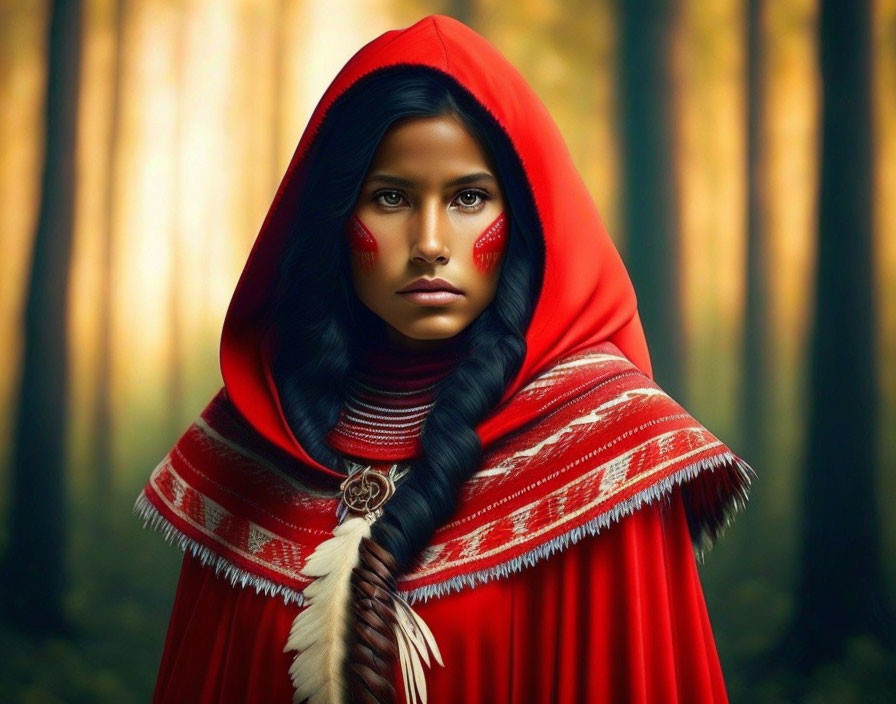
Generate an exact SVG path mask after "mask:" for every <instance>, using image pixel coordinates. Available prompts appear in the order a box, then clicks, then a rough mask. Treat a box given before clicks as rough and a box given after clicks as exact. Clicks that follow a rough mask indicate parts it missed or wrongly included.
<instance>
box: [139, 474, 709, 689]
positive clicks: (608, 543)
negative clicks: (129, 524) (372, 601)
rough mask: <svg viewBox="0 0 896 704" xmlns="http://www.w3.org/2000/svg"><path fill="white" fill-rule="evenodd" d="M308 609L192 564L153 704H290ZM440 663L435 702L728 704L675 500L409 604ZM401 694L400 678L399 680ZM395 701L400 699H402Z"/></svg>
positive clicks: (432, 684) (432, 680)
mask: <svg viewBox="0 0 896 704" xmlns="http://www.w3.org/2000/svg"><path fill="white" fill-rule="evenodd" d="M301 608H302V607H297V606H295V605H285V604H284V603H283V601H282V599H279V598H277V597H268V596H263V595H259V594H257V593H256V592H255V591H253V590H251V589H235V588H233V587H231V586H230V585H229V584H228V583H227V582H226V581H225V580H224V579H222V578H220V577H216V576H215V574H214V571H213V570H212V569H211V568H209V567H204V566H202V565H201V564H200V562H199V561H198V560H197V559H196V558H194V557H192V556H190V555H189V553H188V554H187V556H186V557H185V558H184V562H183V569H182V571H181V577H180V582H179V584H178V589H177V596H176V599H175V603H174V609H173V611H172V615H171V622H170V625H169V629H168V635H167V639H166V642H165V650H164V654H163V656H162V662H161V666H160V669H159V677H158V681H157V684H156V691H155V696H154V698H153V702H154V704H182V703H183V702H191V703H192V702H194V703H195V704H212V703H218V704H223V703H225V702H234V703H235V702H247V703H250V704H252V703H255V704H291V702H292V692H293V689H292V686H291V683H290V680H289V675H288V668H289V663H290V662H291V660H292V655H293V654H292V653H283V652H282V650H283V643H285V642H286V638H287V634H288V632H289V628H290V626H291V624H292V621H293V619H294V618H295V615H296V614H297V613H298V612H299V611H300V610H301ZM414 609H415V610H416V611H417V613H418V614H420V616H422V617H423V619H424V620H425V621H426V622H427V624H429V626H430V628H431V629H432V631H433V634H434V635H435V637H436V640H437V641H438V643H439V648H440V650H441V652H442V656H443V660H444V663H445V667H439V666H435V667H434V668H433V669H431V670H429V671H428V672H427V682H428V694H429V701H430V702H431V703H432V704H449V703H450V704H457V703H458V702H464V703H465V704H503V703H505V702H506V703H507V704H511V703H512V704H524V703H525V704H548V703H553V704H581V703H582V702H589V704H603V703H606V704H610V703H613V704H621V703H626V704H637V703H644V704H647V703H648V702H651V703H652V702H663V704H676V703H680V704H704V703H710V702H713V703H719V702H726V701H727V696H726V692H725V684H724V681H723V678H722V670H721V666H720V663H719V659H718V655H717V652H716V647H715V643H714V640H713V635H712V630H711V627H710V621H709V617H708V615H707V611H706V605H705V602H704V598H703V591H702V589H701V586H700V581H699V577H698V573H697V567H696V562H695V560H694V554H693V550H692V547H691V542H690V537H689V533H688V527H687V521H686V518H685V514H684V509H683V504H682V501H681V496H680V492H679V490H676V491H675V492H674V493H673V494H672V495H671V503H670V504H669V505H668V507H667V506H666V503H665V502H657V503H655V504H651V505H650V506H647V507H645V508H643V509H641V510H640V511H637V512H636V513H634V514H632V515H630V516H627V517H625V518H623V519H622V520H621V521H620V522H619V523H618V524H616V525H614V526H613V527H612V528H611V529H610V530H606V531H604V532H602V533H600V534H598V535H597V536H593V537H586V538H583V539H582V540H581V541H579V542H578V543H576V544H575V545H572V546H570V547H569V548H567V549H566V550H564V551H563V552H561V553H559V554H557V555H554V556H553V557H551V558H550V559H548V560H543V561H541V562H539V563H538V564H536V565H535V566H533V567H530V568H527V569H525V570H523V571H522V572H518V573H515V574H512V575H511V576H509V577H507V578H505V579H499V580H495V581H492V582H489V583H487V584H484V585H480V586H478V587H476V588H475V589H463V590H461V591H459V592H455V593H453V594H450V595H448V596H445V597H442V598H440V599H436V600H434V601H430V602H428V603H419V604H416V605H415V607H414ZM396 682H397V683H398V687H399V695H401V691H400V690H401V677H400V675H399V673H398V671H396ZM399 701H403V700H402V699H399Z"/></svg>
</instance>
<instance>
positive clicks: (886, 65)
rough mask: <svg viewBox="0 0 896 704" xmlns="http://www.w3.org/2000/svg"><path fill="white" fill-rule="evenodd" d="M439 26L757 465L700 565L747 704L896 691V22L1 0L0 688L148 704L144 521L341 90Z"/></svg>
mask: <svg viewBox="0 0 896 704" xmlns="http://www.w3.org/2000/svg"><path fill="white" fill-rule="evenodd" d="M433 12H440V13H443V14H450V15H453V16H455V17H457V18H459V19H461V20H463V21H465V22H467V23H468V24H470V25H471V26H472V27H474V28H475V29H476V30H477V31H479V32H480V33H481V34H483V35H484V36H486V37H488V38H489V39H490V40H491V41H492V42H493V43H494V44H495V45H496V46H497V47H498V48H499V49H500V50H501V51H502V52H503V53H504V54H505V55H506V56H507V57H508V58H509V59H510V61H511V62H512V63H514V64H515V65H516V66H517V67H519V69H520V70H521V71H522V72H523V74H524V75H525V76H526V77H527V79H528V80H529V81H530V82H531V84H532V85H533V87H534V88H535V90H536V91H537V92H538V93H539V94H540V95H541V96H542V98H543V100H544V101H545V103H546V104H547V106H548V108H549V110H550V111H551V113H552V114H553V115H554V117H555V119H556V120H557V122H558V124H559V125H560V128H561V130H562V131H563V133H564V135H565V136H566V139H567V142H568V144H569V148H570V150H571V152H572V154H573V156H574V159H575V161H576V163H577V164H578V166H579V168H580V170H581V173H582V175H583V177H584V178H585V180H586V182H587V184H588V186H589V188H590V189H591V192H592V194H593V196H594V199H595V201H596V203H597V205H598V208H599V209H600V211H601V213H602V214H603V216H604V219H605V221H606V223H607V225H608V227H609V229H610V232H611V233H613V236H614V238H615V240H616V242H617V244H618V246H619V249H620V251H621V252H622V254H623V257H624V258H625V260H626V263H627V265H628V266H629V268H630V271H631V273H632V276H633V279H634V281H635V286H636V289H637V291H638V295H639V302H640V309H641V312H642V316H643V320H644V323H645V326H646V330H647V335H648V341H649V343H650V346H651V349H652V351H653V358H654V363H655V367H656V368H655V374H656V379H657V381H658V382H659V383H660V384H661V385H662V386H663V387H664V388H666V389H667V390H668V391H669V392H670V393H672V394H673V396H675V397H676V398H677V399H678V400H679V401H681V402H682V404H683V405H684V406H685V407H686V408H687V409H688V410H689V411H690V412H691V413H693V414H694V415H695V416H696V417H697V418H698V419H700V420H701V421H702V422H703V423H704V424H705V425H706V426H707V427H708V428H710V429H711V430H712V431H713V432H714V433H715V434H716V435H718V436H719V437H720V438H722V439H723V440H724V441H725V442H726V443H727V444H729V445H730V446H731V447H732V448H733V449H734V451H735V452H737V453H738V454H739V455H740V456H742V457H743V458H744V459H746V460H747V461H748V462H749V463H750V464H751V465H752V466H753V467H754V468H755V469H756V471H757V472H758V474H759V479H758V481H757V482H756V483H755V485H754V489H753V494H752V499H751V502H750V505H749V507H748V510H747V511H746V512H745V513H744V514H741V515H740V516H739V517H738V519H737V521H736V522H735V524H734V525H733V526H732V527H731V528H730V529H729V530H728V532H727V533H726V534H725V536H724V537H723V538H722V539H721V541H720V542H719V543H718V544H717V546H716V547H715V548H714V549H713V551H711V552H710V553H709V554H708V556H707V558H706V561H705V563H704V564H701V566H700V571H701V575H702V578H703V584H704V590H705V594H706V598H707V603H708V606H709V611H710V616H711V619H712V623H713V627H714V632H715V637H716V641H717V645H718V648H719V652H720V655H721V658H722V664H723V668H724V671H725V674H726V679H727V682H728V687H729V691H730V695H731V698H732V701H734V702H819V703H821V702H883V701H893V699H892V696H893V692H896V655H894V642H893V641H894V637H896V627H894V621H893V615H892V614H893V610H894V608H896V606H894V604H896V509H894V506H893V503H891V502H890V501H889V500H886V497H888V496H889V497H892V496H894V495H896V472H894V467H896V433H894V432H893V430H894V428H896V0H876V1H875V2H871V1H870V0H855V1H854V2H850V1H849V0H817V2H816V1H815V0H775V1H774V2H773V1H772V0H741V1H738V0H711V1H710V0H681V1H680V2H677V3H663V2H651V1H650V0H636V1H635V0H633V1H630V2H626V1H625V0H615V1H609V0H567V1H565V2H564V1H561V0H518V1H517V2H513V3H509V2H503V3H499V2H497V1H496V0H478V1H477V0H466V1H464V0H454V1H452V2H447V1H446V2H423V1H422V0H418V1H411V0H360V1H357V2H349V1H348V0H344V1H331V2H319V1H318V2H311V1H310V0H254V1H253V0H184V1H183V2H175V1H174V0H84V1H83V2H75V1H69V2H65V1H61V0H58V1H56V2H51V1H49V0H47V1H43V2H41V1H38V0H33V1H26V0H20V1H18V2H15V1H14V0H0V37H2V40H0V252H2V256H0V340H5V341H6V342H5V343H3V354H2V356H0V433H2V435H0V480H2V483H0V519H2V520H0V564H2V570H3V572H2V575H3V581H2V586H3V590H2V599H3V601H2V604H3V609H2V618H0V622H2V625H0V692H2V694H0V699H3V701H11V702H29V703H38V702H39V703H43V702H92V703H96V702H115V703H116V704H118V703H121V704H127V703H129V702H146V701H149V698H150V694H151V691H152V686H153V683H154V678H155V674H156V669H157V667H158V659H159V656H160V653H161V647H162V642H163V638H164V635H165V629H166V626H167V619H168V615H169V611H170V608H171V602H172V598H173V595H174V589H175V585H176V580H177V574H178V569H179V566H180V560H181V553H180V552H179V551H178V550H177V549H176V548H174V547H172V546H170V545H168V544H166V543H165V542H164V541H163V540H162V538H161V537H160V536H159V535H157V534H155V533H151V532H149V531H144V530H143V529H142V526H141V524H140V522H139V521H138V520H137V519H136V518H135V517H134V516H133V515H132V514H131V507H132V505H133V502H134V500H135V498H136V496H137V493H138V491H139V489H140V487H141V486H142V484H143V482H144V481H145V480H146V478H147V477H148V475H149V473H150V472H151V470H152V469H153V467H154V466H155V465H156V463H157V462H158V461H159V460H160V459H161V458H162V457H163V456H164V454H165V453H166V452H167V451H168V449H169V448H170V446H171V445H172V444H173V442H174V441H175V440H176V439H177V437H179V435H180V434H181V432H183V430H184V429H185V428H186V426H187V425H188V424H189V423H190V422H191V421H192V419H193V418H194V417H195V416H196V415H197V414H198V413H199V411H200V410H201V409H202V408H203V407H204V406H205V404H206V403H207V402H208V400H209V399H210V398H211V396H212V395H213V394H214V393H215V392H216V391H217V389H218V388H219V387H220V385H221V383H222V382H221V378H220V375H219V370H218V364H217V361H218V357H217V355H218V342H219V334H220V328H221V324H222V322H223V317H224V313H225V310H226V307H227V304H228V302H229V299H230V295H231V293H232V291H233V288H234V286H235V284H236V281H237V278H238V276H239V273H240V271H241V268H242V265H243V262H244V260H245V258H246V256H247V254H248V251H249V248H250V247H251V245H252V242H253V239H254V237H255V235H256V232H257V230H258V228H259V226H260V224H261V222H262V219H263V217H264V215H265V213H266V211H267V208H268V206H269V204H270V201H271V198H272V197H273V194H274V192H275V190H276V187H277V184H278V183H279V179H280V177H281V176H282V173H283V171H284V170H285V167H286V165H287V163H288V161H289V159H290V156H291V155H292V152H293V150H294V148H295V146H296V144H297V142H298V139H299V136H300V134H301V132H302V130H303V128H304V126H305V124H306V121H307V119H308V116H309V115H310V113H311V110H312V109H313V107H314V105H315V104H316V102H317V100H318V99H319V97H320V95H321V94H322V92H323V90H324V88H325V87H326V85H327V84H328V83H329V82H330V80H331V79H332V78H333V76H334V75H335V74H336V72H337V71H338V70H339V68H340V67H341V66H342V65H343V63H344V62H345V61H346V60H347V59H348V58H349V57H350V56H351V54H352V53H354V51H356V50H357V49H358V48H360V47H361V46H362V45H363V44H364V43H365V42H367V41H368V40H370V39H372V38H374V37H375V36H377V35H378V34H380V33H381V32H383V31H385V30H387V29H390V28H393V27H400V26H406V25H408V24H411V23H412V22H414V21H416V20H417V19H419V18H420V17H421V16H423V15H425V14H429V13H433ZM881 499H883V500H881Z"/></svg>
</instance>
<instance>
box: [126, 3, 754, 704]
mask: <svg viewBox="0 0 896 704" xmlns="http://www.w3.org/2000/svg"><path fill="white" fill-rule="evenodd" d="M440 279H441V281H439V280H440ZM426 286H429V287H430V288H433V287H434V288H436V289H439V290H437V291H430V292H428V293H427V292H421V290H420V289H421V288H424V287H426ZM415 291H416V292H415ZM221 368H222V373H223V377H224V388H223V389H222V390H221V391H220V392H219V394H218V395H217V396H216V397H215V399H213V400H212V402H211V403H210V404H209V406H208V407H207V408H206V409H205V410H204V411H203V413H202V414H201V416H200V418H198V419H197V420H196V422H195V423H194V424H193V425H192V426H191V427H190V428H189V429H188V430H187V432H186V433H185V434H184V435H183V437H182V438H181V439H180V440H179V441H178V443H177V444H176V445H175V447H174V448H173V449H172V450H171V452H170V453H169V454H168V455H167V456H166V457H165V458H164V459H163V460H162V462H160V464H159V465H158V466H157V467H156V469H155V471H154V472H153V474H152V476H151V477H150V480H149V482H148V483H147V485H146V487H145V488H144V490H143V492H142V493H141V495H140V497H139V498H138V500H137V504H136V506H135V510H136V511H137V512H138V513H139V514H140V515H141V516H143V517H144V518H145V519H146V520H147V521H149V522H152V524H153V525H154V526H155V527H158V528H159V529H161V530H162V531H163V532H164V534H165V535H166V537H168V538H169V539H171V540H173V541H175V542H176V543H177V544H178V545H179V546H180V547H181V548H183V549H184V550H185V556H184V561H183V568H182V572H181V578H180V582H179V584H178V590H177V595H176V598H175V603H174V607H173V610H172V615H171V622H170V624H169V629H168V635H167V639H166V643H165V651H164V653H163V656H162V662H161V665H160V669H159V676H158V681H157V685H156V692H155V698H154V701H155V702H184V701H190V702H243V701H247V702H290V701H295V702H301V701H305V700H308V701H310V702H312V704H315V703H316V702H349V701H364V702H387V701H415V700H416V698H417V697H418V696H421V697H422V696H426V697H428V699H427V700H428V701H431V702H436V704H438V703H440V702H459V701H462V702H468V703H471V702H472V703H483V704H484V703H485V702H514V703H519V702H563V703H566V704H571V703H572V702H655V701H663V702H674V701H681V702H723V701H726V694H725V686H724V682H723V679H722V671H721V667H720V664H719V660H718V656H717V653H716V649H715V645H714V641H713V637H712V632H711V628H710V624H709V620H708V616H707V612H706V606H705V603H704V599H703V594H702V590H701V587H700V583H699V578H698V575H697V571H696V563H695V557H694V551H693V548H694V547H697V548H698V550H701V551H702V550H704V549H705V548H706V547H708V546H709V545H710V544H711V542H712V540H713V539H714V538H715V537H716V536H717V535H718V533H719V532H720V530H721V529H722V528H723V527H724V525H725V524H726V523H727V522H728V521H729V520H730V517H731V515H732V513H733V512H734V511H735V510H736V509H738V508H741V507H742V506H743V503H744V501H745V500H746V494H747V489H748V486H749V481H750V476H751V474H752V470H751V469H750V468H749V467H748V466H747V465H746V464H745V463H744V462H743V461H742V460H741V459H740V458H738V457H737V456H736V455H734V454H733V453H732V452H731V451H730V450H729V449H728V448H727V447H725V445H724V444H722V443H721V442H720V441H719V440H718V439H717V438H715V437H714V436H713V435H712V434H711V433H709V431H708V430H706V428H704V427H703V426H701V425H700V424H699V423H698V422H697V421H696V420H695V419H694V418H692V417H691V416H690V415H689V414H688V413H687V412H686V411H685V410H684V409H683V408H682V407H681V406H679V405H678V404H677V403H675V402H674V401H673V400H672V399H671V398H669V397H668V396H667V395H666V394H664V393H663V392H662V390H661V389H659V388H658V387H657V386H656V384H654V383H653V382H652V380H651V379H650V373H651V370H650V361H649V356H648V352H647V347H646V343H645V340H644V335H643V332H642V330H641V325H640V321H639V318H638V315H637V310H636V302H635V295H634V291H633V290H632V286H631V283H630V281H629V278H628V276H627V274H626V272H625V268H624V266H623V264H622V261H621V259H620V258H619V256H618V254H617V252H616V250H615V248H614V246H613V243H612V240H611V239H610V237H609V236H608V234H607V233H606V231H605V229H604V228H603V225H602V223H601V221H600V219H599V216H598V214H597V212H596V211H595V209H594V205H593V203H592V201H591V199H590V197H589V195H588V193H587V190H586V188H585V186H584V184H583V183H582V181H581V178H580V177H579V175H578V173H577V172H576V170H575V168H574V166H573V164H572V160H571V158H570V156H569V154H568V152H567V150H566V147H565V145H564V143H563V140H562V138H561V136H560V134H559V132H558V130H557V128H556V125H555V124H554V123H553V121H552V120H551V118H550V116H549V115H548V113H547V111H546V110H545V108H544V106H543V105H542V104H541V102H540V101H539V100H538V98H537V97H536V96H535V95H534V93H533V92H532V90H531V88H530V87H529V86H528V85H527V84H526V83H525V81H524V80H523V78H522V77H521V76H520V74H519V73H518V72H517V71H516V70H515V69H514V68H513V67H512V66H511V65H510V64H509V63H508V62H507V61H506V59H504V58H503V57H502V56H501V55H500V54H499V53H498V52H497V51H496V50H495V49H494V48H493V47H492V46H491V45H490V44H488V42H486V41H485V40H484V39H483V38H482V37H480V36H479V35H477V34H476V33H475V32H473V31H472V30H470V29H469V28H467V27H466V26H464V25H463V24H461V23H459V22H457V21H455V20H452V19H450V18H448V17H444V16H439V15H436V16H430V17H426V18H424V19H422V20H420V21H419V22H417V23H416V24H414V25H412V26H410V27H408V28H406V29H404V30H394V31H390V32H387V33H385V34H383V35H382V36H380V37H378V38H377V39H375V40H373V41H372V42H370V43H369V44H367V45H366V46H365V47H363V48H362V49H361V50H360V51H359V52H358V53H357V54H356V55H355V56H354V57H353V58H352V59H351V60H350V61H349V62H348V64H347V65H346V66H345V67H344V68H343V69H342V71H341V72H340V73H339V75H338V76H337V77H336V78H335V79H334V81H333V83H332V84H331V85H330V87H329V88H328V89H327V91H326V93H325V94H324V96H323V98H322V100H321V102H320V104H319V105H318V106H317V108H316V110H315V111H314V114H313V115H312V117H311V120H310V122H309V125H308V128H307V129H306V131H305V133H304V135H303V137H302V139H301V141H300V143H299V145H298V148H297V150H296V154H295V156H294V157H293V159H292V162H291V163H290V166H289V168H288V170H287V173H286V175H285V176H284V179H283V182H282V183H281V186H280V188H279V190H278V192H277V195H276V197H275V199H274V203H273V204H272V206H271V209H270V211H269V213H268V216H267V218H266V219H265V222H264V224H263V225H262V228H261V231H260V233H259V235H258V238H257V240H256V243H255V246H254V247H253V249H252V252H251V253H250V255H249V259H248V261H247V263H246V267H245V269H244V271H243V274H242V277H241V278H240V281H239V284H238V285H237V289H236V291H235V293H234V296H233V299H232V301H231V305H230V308H229V309H228V312H227V317H226V319H225V323H224V330H223V334H222V342H221ZM187 548H189V549H188V550H187ZM250 587H254V588H250Z"/></svg>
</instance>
